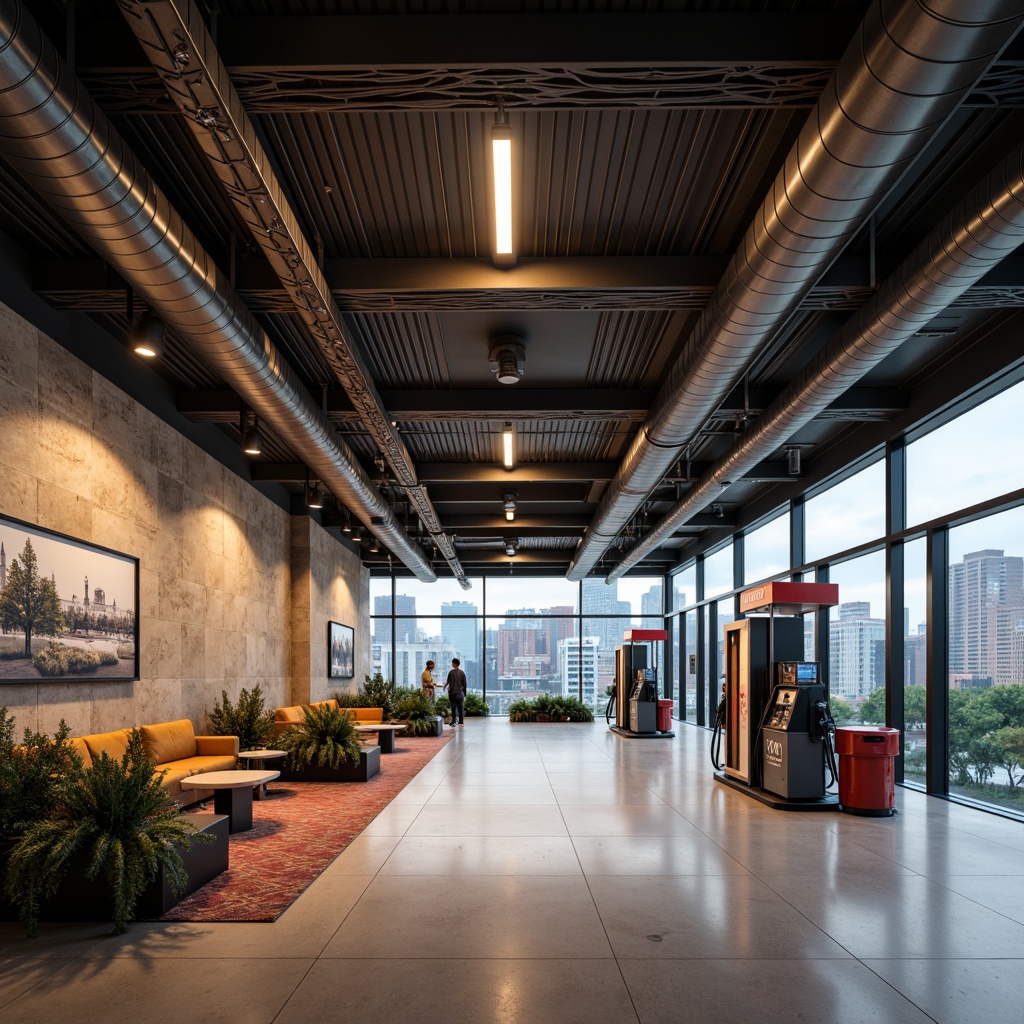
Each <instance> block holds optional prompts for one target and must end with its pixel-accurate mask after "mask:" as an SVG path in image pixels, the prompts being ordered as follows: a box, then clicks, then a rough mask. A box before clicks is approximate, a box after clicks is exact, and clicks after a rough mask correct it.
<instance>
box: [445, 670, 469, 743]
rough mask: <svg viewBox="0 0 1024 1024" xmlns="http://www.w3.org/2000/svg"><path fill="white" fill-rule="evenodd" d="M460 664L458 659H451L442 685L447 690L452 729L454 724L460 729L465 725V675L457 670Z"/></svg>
mask: <svg viewBox="0 0 1024 1024" xmlns="http://www.w3.org/2000/svg"><path fill="white" fill-rule="evenodd" d="M460 664H461V662H460V661H459V659H458V658H452V670H451V672H449V673H448V679H447V681H446V682H445V684H444V685H445V686H446V687H447V688H448V700H449V702H450V703H451V706H452V728H453V729H454V728H455V726H456V724H458V725H459V726H460V727H461V726H463V725H465V724H466V673H465V672H463V671H462V669H461V668H459V665H460ZM456 720H458V721H457V722H456Z"/></svg>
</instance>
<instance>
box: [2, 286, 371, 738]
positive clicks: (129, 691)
mask: <svg viewBox="0 0 1024 1024" xmlns="http://www.w3.org/2000/svg"><path fill="white" fill-rule="evenodd" d="M126 358H129V357H128V356H127V355H126ZM0 512H3V513H4V514H6V515H9V516H12V517H14V518H17V519H21V520H24V521H26V522H29V523H33V524H37V525H39V526H42V527H45V528H47V529H52V530H57V531H60V532H61V533H66V534H69V535H70V536H73V537H77V538H81V539H82V540H85V541H90V542H92V543H95V544H101V545H104V546H106V547H110V548H113V549H115V550H117V551H122V552H125V553H126V554H129V555H133V556H136V557H138V558H139V559H140V571H141V580H140V608H139V617H140V626H141V637H142V638H141V646H140V654H141V660H140V674H141V679H140V680H139V681H138V682H135V683H92V682H88V681H81V682H74V683H64V682H39V683H30V684H5V685H3V686H0V704H6V705H7V706H8V707H10V708H11V709H12V711H13V712H14V713H15V715H16V719H17V723H16V725H17V729H18V731H19V732H20V731H21V729H22V728H23V727H24V726H31V727H32V728H37V729H41V730H45V731H52V730H53V729H54V728H55V727H56V726H57V723H58V722H59V720H60V719H61V718H64V719H66V720H67V722H68V723H69V724H70V725H71V727H72V730H73V731H74V732H75V733H85V732H96V731H101V730H106V729H114V728H120V727H123V726H126V725H137V724H140V723H142V722H154V721H164V720H168V719H174V718H191V719H192V721H193V723H194V724H195V725H196V726H197V728H199V729H202V728H203V727H204V726H205V712H206V711H207V710H208V709H209V708H211V707H212V706H213V701H214V700H215V699H216V698H218V697H219V696H220V693H221V690H227V691H228V693H229V694H231V695H232V696H235V695H237V693H238V691H239V689H241V687H243V686H248V687H252V686H253V685H255V684H256V683H259V684H260V685H261V686H262V687H263V690H264V692H265V693H266V696H267V703H268V705H269V706H271V707H275V706H278V705H280V704H286V703H289V702H290V693H291V690H292V683H291V680H290V679H289V673H290V663H289V656H290V645H291V630H292V609H291V607H290V602H291V596H292V593H291V592H292V574H291V521H290V517H289V516H288V514H287V513H286V512H284V511H283V510H281V509H280V508H278V507H277V506H276V505H274V504H273V503H272V502H270V501H268V500H267V499H266V498H264V497H263V496H262V495H261V494H260V493H259V492H258V491H256V490H255V489H254V488H253V487H251V486H249V485H248V484H247V483H246V482H245V481H243V480H240V479H239V478H238V477H236V476H235V475H234V474H233V473H231V472H229V471H228V470H227V469H225V468H224V467H223V466H222V465H221V464H220V463H219V462H217V461H216V460H215V459H213V458H211V457H210V456H208V455H207V454H206V453H205V452H202V451H201V450H200V449H198V448H196V447H195V446H194V445H193V444H192V443H191V442H190V441H188V440H187V439H185V438H184V437H183V436H182V435H180V434H179V433H177V432H176V431H175V430H174V429H173V428H171V427H170V426H168V425H167V424H165V423H164V422H163V421H161V420H159V419H158V418H157V417H155V416H154V415H153V414H152V413H150V412H149V411H148V410H146V409H145V408H144V407H142V406H140V405H138V403H136V402H135V401H133V400H132V399H131V398H129V397H128V396H127V395H125V394H124V393H123V392H121V391H119V390H118V389H117V388H116V387H114V386H113V385H112V384H110V382H109V381H107V380H106V379H104V378H103V377H101V376H99V375H98V374H97V373H95V372H93V371H92V370H90V369H89V368H88V367H86V366H85V365H84V364H83V363H81V362H80V361H79V360H77V359H76V358H74V357H73V356H72V355H70V354H69V353H68V352H67V351H66V350H65V349H63V348H61V347H60V346H59V345H57V344H56V343H54V342H53V341H51V340H50V339H48V338H47V337H45V336H43V335H42V334H40V332H38V331H37V330H36V329H35V328H34V327H32V326H31V325H30V324H28V323H26V322H25V321H24V320H22V319H21V318H20V317H18V316H16V315H15V314H14V313H12V312H11V311H9V310H8V309H6V308H5V307H3V306H2V305H0ZM317 529H318V530H319V527H317ZM320 532H323V531H320ZM325 536H327V535H325ZM328 540H330V538H329V537H328ZM332 543H333V544H334V547H336V548H339V550H340V546H339V545H338V544H337V543H336V542H333V541H332ZM358 569H359V567H358V564H357V567H356V578H357V579H358V577H359V573H358ZM367 587H368V584H367ZM325 628H326V627H325ZM310 635H311V634H310V630H309V627H308V624H307V626H306V628H305V629H303V630H302V631H301V634H300V639H303V638H304V640H305V641H306V642H308V641H309V638H310ZM325 657H326V653H325ZM324 671H325V669H324V670H321V672H324Z"/></svg>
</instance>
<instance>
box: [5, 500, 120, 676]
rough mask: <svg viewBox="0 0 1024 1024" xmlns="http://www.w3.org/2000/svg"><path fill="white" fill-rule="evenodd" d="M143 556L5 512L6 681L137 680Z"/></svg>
mask: <svg viewBox="0 0 1024 1024" xmlns="http://www.w3.org/2000/svg"><path fill="white" fill-rule="evenodd" d="M138 609H139V560H138V558H135V557H133V556H132V555H127V554H125V553H124V552H121V551H114V550H113V549H111V548H106V547H102V546H100V545H98V544H90V543H88V542H87V541H83V540H79V539H77V538H75V537H70V536H68V535H67V534H63V533H58V532H56V531H54V530H47V529H45V528H43V527H41V526H36V525H34V524H33V523H26V522H22V521H21V520H20V519H13V518H11V517H10V516H5V515H2V514H0V686H2V685H3V684H6V683H39V682H63V683H96V682H136V681H138V679H139V614H138Z"/></svg>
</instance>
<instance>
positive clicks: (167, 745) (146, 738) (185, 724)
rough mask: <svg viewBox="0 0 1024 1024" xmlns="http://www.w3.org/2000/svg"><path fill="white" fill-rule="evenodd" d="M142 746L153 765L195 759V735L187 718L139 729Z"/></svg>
mask: <svg viewBox="0 0 1024 1024" xmlns="http://www.w3.org/2000/svg"><path fill="white" fill-rule="evenodd" d="M141 732H142V746H143V748H144V749H145V751H146V756H147V757H148V758H149V759H150V760H151V761H152V762H153V763H154V764H166V763H167V762H168V761H180V760H181V759H182V758H185V757H195V753H196V734H195V730H194V729H193V728H192V723H191V722H190V721H189V720H188V719H187V718H182V719H179V720H178V721H177V722H160V723H159V724H158V725H144V726H142V727H141Z"/></svg>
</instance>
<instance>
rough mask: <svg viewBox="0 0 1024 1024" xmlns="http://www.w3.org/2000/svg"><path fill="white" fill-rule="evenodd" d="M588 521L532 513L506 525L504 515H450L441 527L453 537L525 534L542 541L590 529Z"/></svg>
mask: <svg viewBox="0 0 1024 1024" xmlns="http://www.w3.org/2000/svg"><path fill="white" fill-rule="evenodd" d="M590 518H591V517H590V516H589V515H586V514H584V513H579V512H575V513H564V514H555V515H537V514H535V513H532V512H529V513H524V514H522V515H520V514H519V513H518V512H517V513H516V517H515V519H514V520H513V521H512V522H511V523H510V522H508V521H507V520H506V519H505V517H504V515H502V514H499V513H496V514H494V515H487V514H479V515H473V514H469V515H459V514H453V515H448V516H445V517H444V525H445V528H446V529H448V530H451V531H453V532H454V533H470V532H476V531H480V530H487V531H488V532H492V531H493V532H497V531H498V530H501V531H502V533H503V534H504V533H508V532H509V531H513V530H524V531H526V530H528V531H529V532H530V533H532V534H534V535H535V536H539V537H546V536H558V535H559V534H562V533H571V532H575V531H576V530H582V529H585V528H586V527H587V526H589V525H590Z"/></svg>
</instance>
